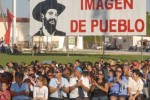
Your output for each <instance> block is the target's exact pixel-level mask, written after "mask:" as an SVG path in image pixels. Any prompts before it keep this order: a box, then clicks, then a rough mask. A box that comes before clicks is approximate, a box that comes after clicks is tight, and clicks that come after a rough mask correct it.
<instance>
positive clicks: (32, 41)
mask: <svg viewBox="0 0 150 100" xmlns="http://www.w3.org/2000/svg"><path fill="white" fill-rule="evenodd" d="M33 42H34V37H33V36H32V43H31V50H32V56H34V49H33Z"/></svg>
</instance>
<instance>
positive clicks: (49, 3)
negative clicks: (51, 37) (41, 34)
mask: <svg viewBox="0 0 150 100" xmlns="http://www.w3.org/2000/svg"><path fill="white" fill-rule="evenodd" d="M48 9H56V10H57V13H58V15H60V14H61V13H62V12H63V11H64V9H65V6H64V5H62V4H60V3H57V0H45V1H42V2H40V3H38V4H37V5H36V6H35V7H34V9H33V12H32V15H33V18H34V19H35V20H37V21H42V19H41V13H42V14H45V13H46V12H47V10H48Z"/></svg>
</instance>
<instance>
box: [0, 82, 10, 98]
mask: <svg viewBox="0 0 150 100" xmlns="http://www.w3.org/2000/svg"><path fill="white" fill-rule="evenodd" d="M7 88H8V84H7V83H6V82H2V84H1V91H0V100H11V96H10V91H8V90H7Z"/></svg>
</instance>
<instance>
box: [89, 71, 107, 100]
mask: <svg viewBox="0 0 150 100" xmlns="http://www.w3.org/2000/svg"><path fill="white" fill-rule="evenodd" d="M108 88H109V87H108V82H107V80H105V76H104V71H103V70H99V71H98V77H97V80H92V87H91V92H92V100H108V95H107V93H108Z"/></svg>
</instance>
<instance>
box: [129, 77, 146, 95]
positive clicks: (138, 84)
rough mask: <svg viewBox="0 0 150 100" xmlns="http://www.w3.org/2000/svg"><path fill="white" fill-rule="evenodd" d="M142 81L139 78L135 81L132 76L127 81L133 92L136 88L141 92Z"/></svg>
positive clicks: (133, 92)
mask: <svg viewBox="0 0 150 100" xmlns="http://www.w3.org/2000/svg"><path fill="white" fill-rule="evenodd" d="M143 86H144V85H143V81H142V80H141V79H139V80H138V81H137V82H136V81H134V80H133V79H132V78H129V83H128V87H130V88H131V93H132V94H135V93H136V92H137V91H138V90H139V91H140V93H143V92H142V90H143Z"/></svg>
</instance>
